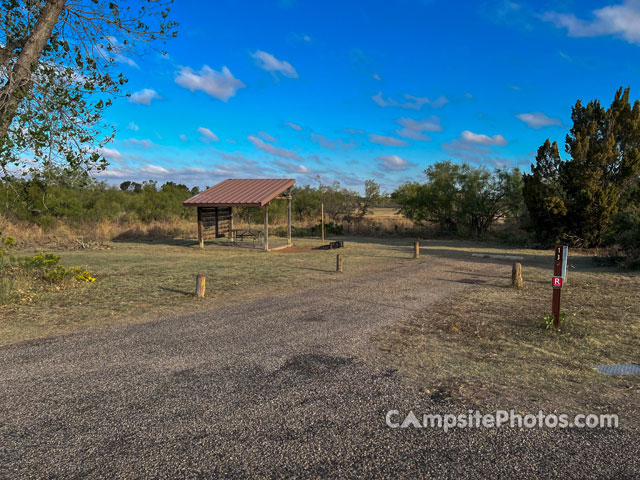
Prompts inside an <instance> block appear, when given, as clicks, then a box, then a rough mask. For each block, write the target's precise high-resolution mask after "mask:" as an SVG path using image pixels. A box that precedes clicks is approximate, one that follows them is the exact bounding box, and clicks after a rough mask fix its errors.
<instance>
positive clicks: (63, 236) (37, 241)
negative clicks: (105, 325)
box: [0, 216, 196, 248]
mask: <svg viewBox="0 0 640 480" xmlns="http://www.w3.org/2000/svg"><path fill="white" fill-rule="evenodd" d="M195 230H196V227H195V224H194V222H192V221H188V220H185V219H180V218H175V219H171V220H163V221H151V222H147V223H142V222H118V221H109V220H103V221H100V222H87V223H81V224H70V223H68V222H64V221H58V222H57V223H56V224H55V225H54V226H53V227H51V228H46V229H45V228H42V227H40V226H38V225H36V224H34V223H32V222H19V221H9V220H8V219H7V218H5V217H3V216H0V232H2V234H3V235H4V236H5V237H7V236H8V237H13V238H14V239H15V240H16V241H17V243H18V245H19V246H21V247H22V248H35V247H54V248H64V247H66V248H75V247H77V246H78V244H82V243H98V244H100V243H104V242H109V241H112V240H126V239H129V240H164V239H169V238H190V237H193V236H194V234H195Z"/></svg>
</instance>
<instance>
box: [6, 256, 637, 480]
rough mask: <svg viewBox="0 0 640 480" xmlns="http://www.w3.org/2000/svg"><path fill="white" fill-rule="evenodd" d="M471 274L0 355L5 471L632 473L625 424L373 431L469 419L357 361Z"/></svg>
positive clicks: (184, 319) (403, 276) (432, 263)
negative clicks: (428, 417)
mask: <svg viewBox="0 0 640 480" xmlns="http://www.w3.org/2000/svg"><path fill="white" fill-rule="evenodd" d="M499 268H501V269H503V270H504V274H505V276H507V275H509V273H510V266H509V265H506V264H502V266H501V267H499ZM472 271H473V273H475V274H476V275H477V274H482V273H483V272H484V273H489V272H490V273H491V274H495V273H496V267H495V265H494V264H490V263H488V262H485V263H470V262H463V261H457V262H456V261H452V260H447V261H446V263H445V261H444V260H439V259H421V260H420V261H416V262H404V263H401V264H397V262H396V263H395V264H394V265H390V266H389V268H388V269H385V270H384V271H380V272H377V273H371V274H370V275H368V276H367V277H366V278H358V279H343V280H337V281H336V282H333V283H332V284H330V285H328V286H324V287H323V288H318V289H314V290H309V291H304V292H300V293H296V294H293V295H283V296H279V297H271V298H265V299H261V300H255V301H251V302H248V303H242V304H238V305H235V306H232V307H225V308H219V309H216V310H212V311H209V312H204V313H200V314H196V315H188V316H181V317H175V318H167V319H163V320H159V321H156V322H151V323H145V324H138V325H130V326H126V327H116V328H107V329H104V330H100V331H96V332H91V333H84V334H74V335H67V336H60V337H54V338H49V339H44V340H37V341H30V342H25V343H21V344H17V345H12V346H7V347H3V348H0V385H1V388H0V408H1V412H2V413H1V414H0V415H1V417H0V418H1V422H0V477H5V478H49V477H65V478H73V477H77V478H80V477H82V478H151V477H153V478H176V477H179V478H182V477H189V478H191V477H195V478H198V477H206V478H212V477H236V478H248V477H268V478H273V477H298V478H318V477H325V478H326V477H330V478H403V477H406V478H421V477H422V478H487V477H493V478H496V477H497V478H549V477H561V478H587V477H589V478H612V479H613V478H615V479H622V478H640V460H639V458H640V455H639V452H640V446H639V445H638V443H639V441H638V432H637V431H633V430H627V429H625V428H624V427H623V428H620V429H617V430H574V429H571V430H563V431H561V430H551V429H538V428H536V429H531V430H525V429H523V430H520V429H516V428H500V429H491V430H487V429H467V430H454V431H450V432H449V433H444V432H443V431H441V430H440V429H431V428H429V429H415V428H408V429H391V428H388V427H387V426H386V424H385V414H386V412H387V411H388V410H390V409H396V410H399V411H401V412H403V413H406V412H408V411H409V410H413V411H414V412H416V413H417V414H419V415H422V414H423V413H442V414H444V413H456V414H458V413H465V412H466V411H465V410H462V411H461V407H460V406H456V405H451V404H449V403H446V402H445V401H443V400H439V399H438V398H433V399H432V398H430V397H429V396H427V395H424V394H421V393H420V392H418V391H416V390H414V389H411V388H409V387H408V386H406V385H405V384H403V383H402V382H401V380H400V379H399V378H397V376H396V375H395V374H394V372H392V371H386V370H384V368H383V367H382V366H381V365H374V364H371V363H369V362H365V361H363V360H362V358H366V357H367V356H366V355H362V353H363V352H364V351H365V350H366V349H368V348H372V347H371V344H370V335H371V334H372V333H374V332H380V331H384V328H385V326H387V325H391V324H393V323H394V322H396V321H397V320H399V319H401V318H403V317H406V316H407V315H412V314H413V313H415V312H417V311H421V310H425V309H428V308H429V305H432V304H433V303H434V302H437V301H439V300H442V299H444V298H446V297H448V296H450V295H455V294H456V293H457V292H460V291H462V290H463V289H466V288H473V285H472V284H469V283H465V282H464V280H465V279H468V277H467V276H465V272H469V273H471V272H472ZM476 275H474V277H473V278H478V277H477V276H476ZM283 280H285V281H286V279H283ZM461 280H462V282H461ZM535 411H537V410H535ZM483 413H488V412H483Z"/></svg>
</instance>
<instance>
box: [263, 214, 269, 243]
mask: <svg viewBox="0 0 640 480" xmlns="http://www.w3.org/2000/svg"><path fill="white" fill-rule="evenodd" d="M264 250H265V252H268V251H269V204H268V203H267V204H266V205H265V206H264Z"/></svg>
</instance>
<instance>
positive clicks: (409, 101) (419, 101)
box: [371, 92, 449, 110]
mask: <svg viewBox="0 0 640 480" xmlns="http://www.w3.org/2000/svg"><path fill="white" fill-rule="evenodd" d="M403 97H404V98H405V99H406V101H405V102H399V101H397V100H395V99H394V98H391V97H388V98H384V97H383V96H382V92H378V93H376V94H375V95H374V96H373V97H371V99H372V100H373V101H374V102H376V103H377V104H378V105H380V106H381V107H399V108H407V109H411V110H420V109H421V108H422V107H423V106H424V105H430V106H431V107H433V108H440V107H442V106H443V105H445V104H447V103H449V100H447V98H446V97H438V98H436V99H435V100H431V99H429V98H427V97H415V96H413V95H409V94H408V93H405V94H404V95H403Z"/></svg>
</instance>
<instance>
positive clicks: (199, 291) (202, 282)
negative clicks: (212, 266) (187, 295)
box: [196, 274, 207, 298]
mask: <svg viewBox="0 0 640 480" xmlns="http://www.w3.org/2000/svg"><path fill="white" fill-rule="evenodd" d="M206 283H207V277H205V276H204V275H202V274H200V275H196V297H199V298H203V297H204V292H205V289H206Z"/></svg>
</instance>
